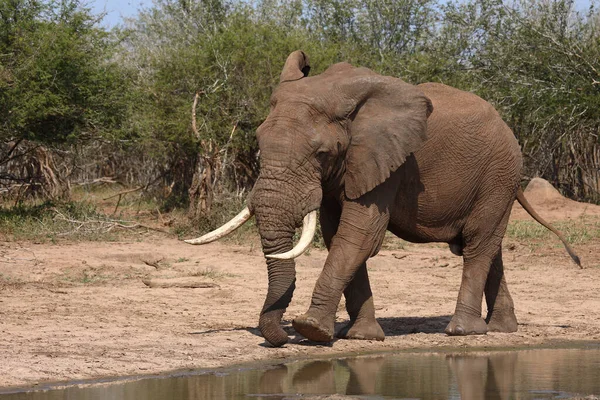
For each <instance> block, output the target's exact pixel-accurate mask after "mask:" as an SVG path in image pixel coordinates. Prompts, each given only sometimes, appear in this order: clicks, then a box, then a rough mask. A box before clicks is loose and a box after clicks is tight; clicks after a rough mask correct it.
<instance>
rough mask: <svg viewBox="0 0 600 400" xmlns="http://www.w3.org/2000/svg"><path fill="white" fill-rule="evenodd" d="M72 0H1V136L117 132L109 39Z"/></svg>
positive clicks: (117, 91) (120, 97)
mask: <svg viewBox="0 0 600 400" xmlns="http://www.w3.org/2000/svg"><path fill="white" fill-rule="evenodd" d="M97 22H98V20H97V18H96V17H94V16H93V15H91V14H90V12H89V10H88V9H86V8H84V7H83V6H82V5H81V4H80V2H79V0H68V1H60V2H54V1H51V2H42V1H37V0H0V63H1V64H0V65H1V67H0V93H1V94H0V119H1V120H2V124H0V139H2V140H3V141H8V140H15V139H28V140H33V141H38V142H44V143H46V144H55V143H61V142H65V141H76V140H81V139H82V138H90V137H94V136H97V135H100V134H103V133H104V134H106V133H108V132H110V133H111V134H114V131H116V130H118V129H119V125H120V123H121V121H122V120H123V119H124V117H125V114H124V110H125V109H126V107H124V106H123V103H124V101H125V98H126V96H125V93H126V91H124V90H123V89H124V85H125V81H126V76H124V75H123V74H122V73H121V70H120V68H119V66H118V64H117V63H116V62H114V61H111V60H110V57H111V55H112V54H113V52H114V49H115V46H116V43H115V42H114V41H113V40H112V39H111V37H110V35H109V34H108V33H107V32H106V31H104V30H103V29H101V28H98V27H96V25H97Z"/></svg>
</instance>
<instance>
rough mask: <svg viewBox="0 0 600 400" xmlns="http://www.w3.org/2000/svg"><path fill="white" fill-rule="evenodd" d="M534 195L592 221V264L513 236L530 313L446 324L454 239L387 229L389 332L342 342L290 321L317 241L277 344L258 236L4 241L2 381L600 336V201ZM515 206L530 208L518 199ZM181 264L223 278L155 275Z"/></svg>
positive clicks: (518, 300) (379, 264)
mask: <svg viewBox="0 0 600 400" xmlns="http://www.w3.org/2000/svg"><path fill="white" fill-rule="evenodd" d="M527 197H528V198H529V199H530V200H531V202H532V204H533V205H534V206H535V207H536V209H537V210H538V211H539V213H540V214H542V215H543V216H544V217H547V219H548V220H550V221H555V222H559V223H560V221H564V220H572V221H575V223H578V224H585V225H586V226H588V227H591V228H589V229H590V232H588V233H587V234H586V235H588V236H589V235H591V236H592V237H591V239H590V238H588V239H587V240H583V241H582V242H581V243H578V244H577V243H576V244H575V245H574V247H575V248H576V250H577V252H578V253H579V254H580V256H581V258H582V261H583V264H584V266H585V267H586V268H585V269H579V268H578V267H577V266H575V265H574V264H573V263H572V262H571V260H570V259H569V257H568V256H567V254H566V252H565V251H564V249H563V248H562V246H561V245H560V243H559V242H558V240H557V239H556V238H555V237H553V236H549V237H547V238H545V239H534V238H530V239H528V238H527V237H524V238H518V237H516V238H515V237H514V236H513V237H511V238H507V239H505V243H504V244H505V264H506V269H507V279H508V283H509V287H510V290H511V293H512V295H513V297H514V300H515V305H516V312H517V317H518V318H519V331H518V332H517V333H513V334H497V333H493V334H488V335H485V336H471V337H448V336H446V335H445V334H443V330H444V327H445V326H446V324H447V323H448V321H449V320H450V317H451V315H452V313H453V311H454V305H455V301H456V296H457V293H458V288H459V284H460V277H461V271H462V268H461V259H460V258H459V257H456V256H453V255H452V254H451V253H450V251H449V250H448V248H447V246H446V245H438V244H432V245H412V244H405V243H403V242H399V241H397V240H396V241H394V240H390V241H388V242H387V244H386V248H385V249H384V250H382V251H381V253H380V254H379V255H378V256H376V257H375V258H374V259H372V260H371V261H370V264H369V273H370V276H371V282H372V286H373V288H374V295H375V302H376V308H377V317H378V318H379V322H380V323H381V325H382V327H383V329H384V331H385V333H386V340H385V341H384V342H371V341H347V340H338V341H335V342H334V343H332V344H331V345H315V344H313V343H309V342H308V341H306V340H305V339H303V338H302V337H299V336H296V335H295V333H294V331H293V329H292V328H291V324H290V321H291V320H292V318H293V317H294V316H296V315H298V314H301V313H302V312H304V311H305V310H306V308H307V307H308V305H309V302H310V295H311V292H312V289H313V286H314V283H315V280H316V278H317V276H318V275H319V272H320V270H321V268H322V266H323V263H324V260H325V257H326V251H323V250H316V249H313V250H311V251H310V254H307V255H303V256H301V257H300V258H299V259H298V260H297V289H296V292H295V294H294V299H293V301H292V303H291V305H290V307H289V308H288V310H287V313H286V315H285V317H284V318H285V323H286V325H287V328H286V329H287V331H288V332H289V334H290V339H291V340H290V343H289V344H287V345H286V346H284V347H282V348H272V347H270V346H269V345H268V344H266V343H265V341H264V340H263V338H262V337H261V336H260V333H259V331H258V329H257V322H258V313H259V311H260V309H261V306H262V303H263V300H264V298H265V295H266V291H267V273H266V267H265V262H264V258H263V256H262V253H261V251H260V248H259V246H257V244H256V243H258V241H256V242H253V243H250V244H247V245H244V246H239V245H238V246H234V245H228V244H223V243H213V244H210V245H206V246H203V247H197V246H196V247H195V246H190V245H186V244H185V243H183V242H181V241H178V240H176V239H173V238H168V237H166V236H160V235H157V236H155V237H153V238H152V239H151V240H147V239H144V241H134V240H132V241H127V242H112V243H107V242H80V243H71V244H57V245H53V244H48V243H46V244H35V243H25V242H2V243H0V387H9V386H20V385H32V384H36V383H38V382H44V381H61V380H72V379H85V378H98V377H105V376H116V375H137V374H150V373H158V372H164V371H168V370H173V369H185V368H214V367H221V366H228V365H233V364H239V363H246V362H251V361H255V360H266V359H284V358H303V357H311V356H315V355H318V356H323V355H329V354H331V355H334V354H339V353H351V352H357V353H358V352H376V351H385V350H393V349H407V348H411V349H412V348H440V347H511V346H529V345H535V344H548V343H554V342H560V341H578V340H593V341H600V242H599V240H598V237H599V236H598V234H599V232H598V226H600V225H599V221H600V207H598V206H591V205H584V204H580V203H575V202H571V201H569V200H565V199H563V198H561V197H560V196H559V195H558V194H557V193H555V192H552V191H551V190H549V189H547V188H545V187H543V185H542V186H541V187H538V188H537V189H535V188H533V189H531V190H529V191H528V193H527ZM513 219H516V220H531V219H530V217H528V216H527V215H526V214H525V212H524V211H523V210H522V209H520V207H518V206H515V208H514V210H513ZM594 221H595V222H594ZM594 229H595V231H594ZM594 235H596V236H594ZM516 236H518V235H516ZM524 236H526V234H524ZM182 277H187V278H186V279H195V280H200V281H202V282H207V283H212V284H215V286H214V287H205V288H150V287H148V286H146V285H145V284H144V283H143V280H147V279H170V278H182ZM484 310H485V307H484ZM337 318H338V322H339V324H338V325H341V324H342V323H343V322H344V321H345V320H347V314H346V313H345V311H344V305H343V304H340V308H339V312H338V317H337Z"/></svg>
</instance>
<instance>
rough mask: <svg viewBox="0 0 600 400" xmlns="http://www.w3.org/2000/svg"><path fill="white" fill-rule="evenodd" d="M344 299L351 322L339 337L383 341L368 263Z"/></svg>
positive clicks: (353, 280) (345, 293) (358, 272)
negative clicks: (376, 315)
mask: <svg viewBox="0 0 600 400" xmlns="http://www.w3.org/2000/svg"><path fill="white" fill-rule="evenodd" d="M344 297H346V311H348V315H349V316H350V322H348V324H347V325H346V326H344V327H343V328H342V329H341V330H340V331H339V332H338V334H337V337H339V338H341V339H360V340H381V341H383V340H384V339H385V334H384V333H383V329H381V325H379V323H378V322H377V320H376V319H375V304H374V302H373V294H372V292H371V285H370V283H369V275H368V273H367V264H366V263H365V264H362V265H361V266H360V267H359V268H358V271H357V272H356V275H354V278H353V279H352V281H351V282H350V284H349V285H348V287H347V288H346V290H344Z"/></svg>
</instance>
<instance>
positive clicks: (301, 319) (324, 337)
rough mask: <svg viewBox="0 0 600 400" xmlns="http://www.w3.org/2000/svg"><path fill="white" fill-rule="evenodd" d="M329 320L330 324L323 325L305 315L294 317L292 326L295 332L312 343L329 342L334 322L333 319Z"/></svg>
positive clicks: (331, 338) (331, 337)
mask: <svg viewBox="0 0 600 400" xmlns="http://www.w3.org/2000/svg"><path fill="white" fill-rule="evenodd" d="M330 319H331V322H330V323H329V322H328V323H323V322H322V321H319V320H318V319H317V318H315V317H312V316H310V315H309V314H308V313H306V314H302V315H300V316H298V317H296V319H294V321H292V326H293V327H294V329H295V330H296V332H298V333H299V334H301V335H302V336H304V337H305V338H307V339H309V340H312V341H313V342H331V341H332V340H333V331H334V322H335V321H334V319H333V318H330Z"/></svg>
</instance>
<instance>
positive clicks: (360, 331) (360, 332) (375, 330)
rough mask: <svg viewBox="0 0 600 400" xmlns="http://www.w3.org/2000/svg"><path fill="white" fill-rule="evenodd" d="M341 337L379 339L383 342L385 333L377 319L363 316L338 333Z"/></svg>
mask: <svg viewBox="0 0 600 400" xmlns="http://www.w3.org/2000/svg"><path fill="white" fill-rule="evenodd" d="M337 337H338V338H340V339H357V340H379V341H380V342H383V340H384V339H385V333H383V329H381V325H379V322H377V320H376V319H366V318H361V319H357V320H355V321H350V322H348V324H347V325H346V326H344V327H343V328H342V329H340V331H339V332H338V333H337Z"/></svg>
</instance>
